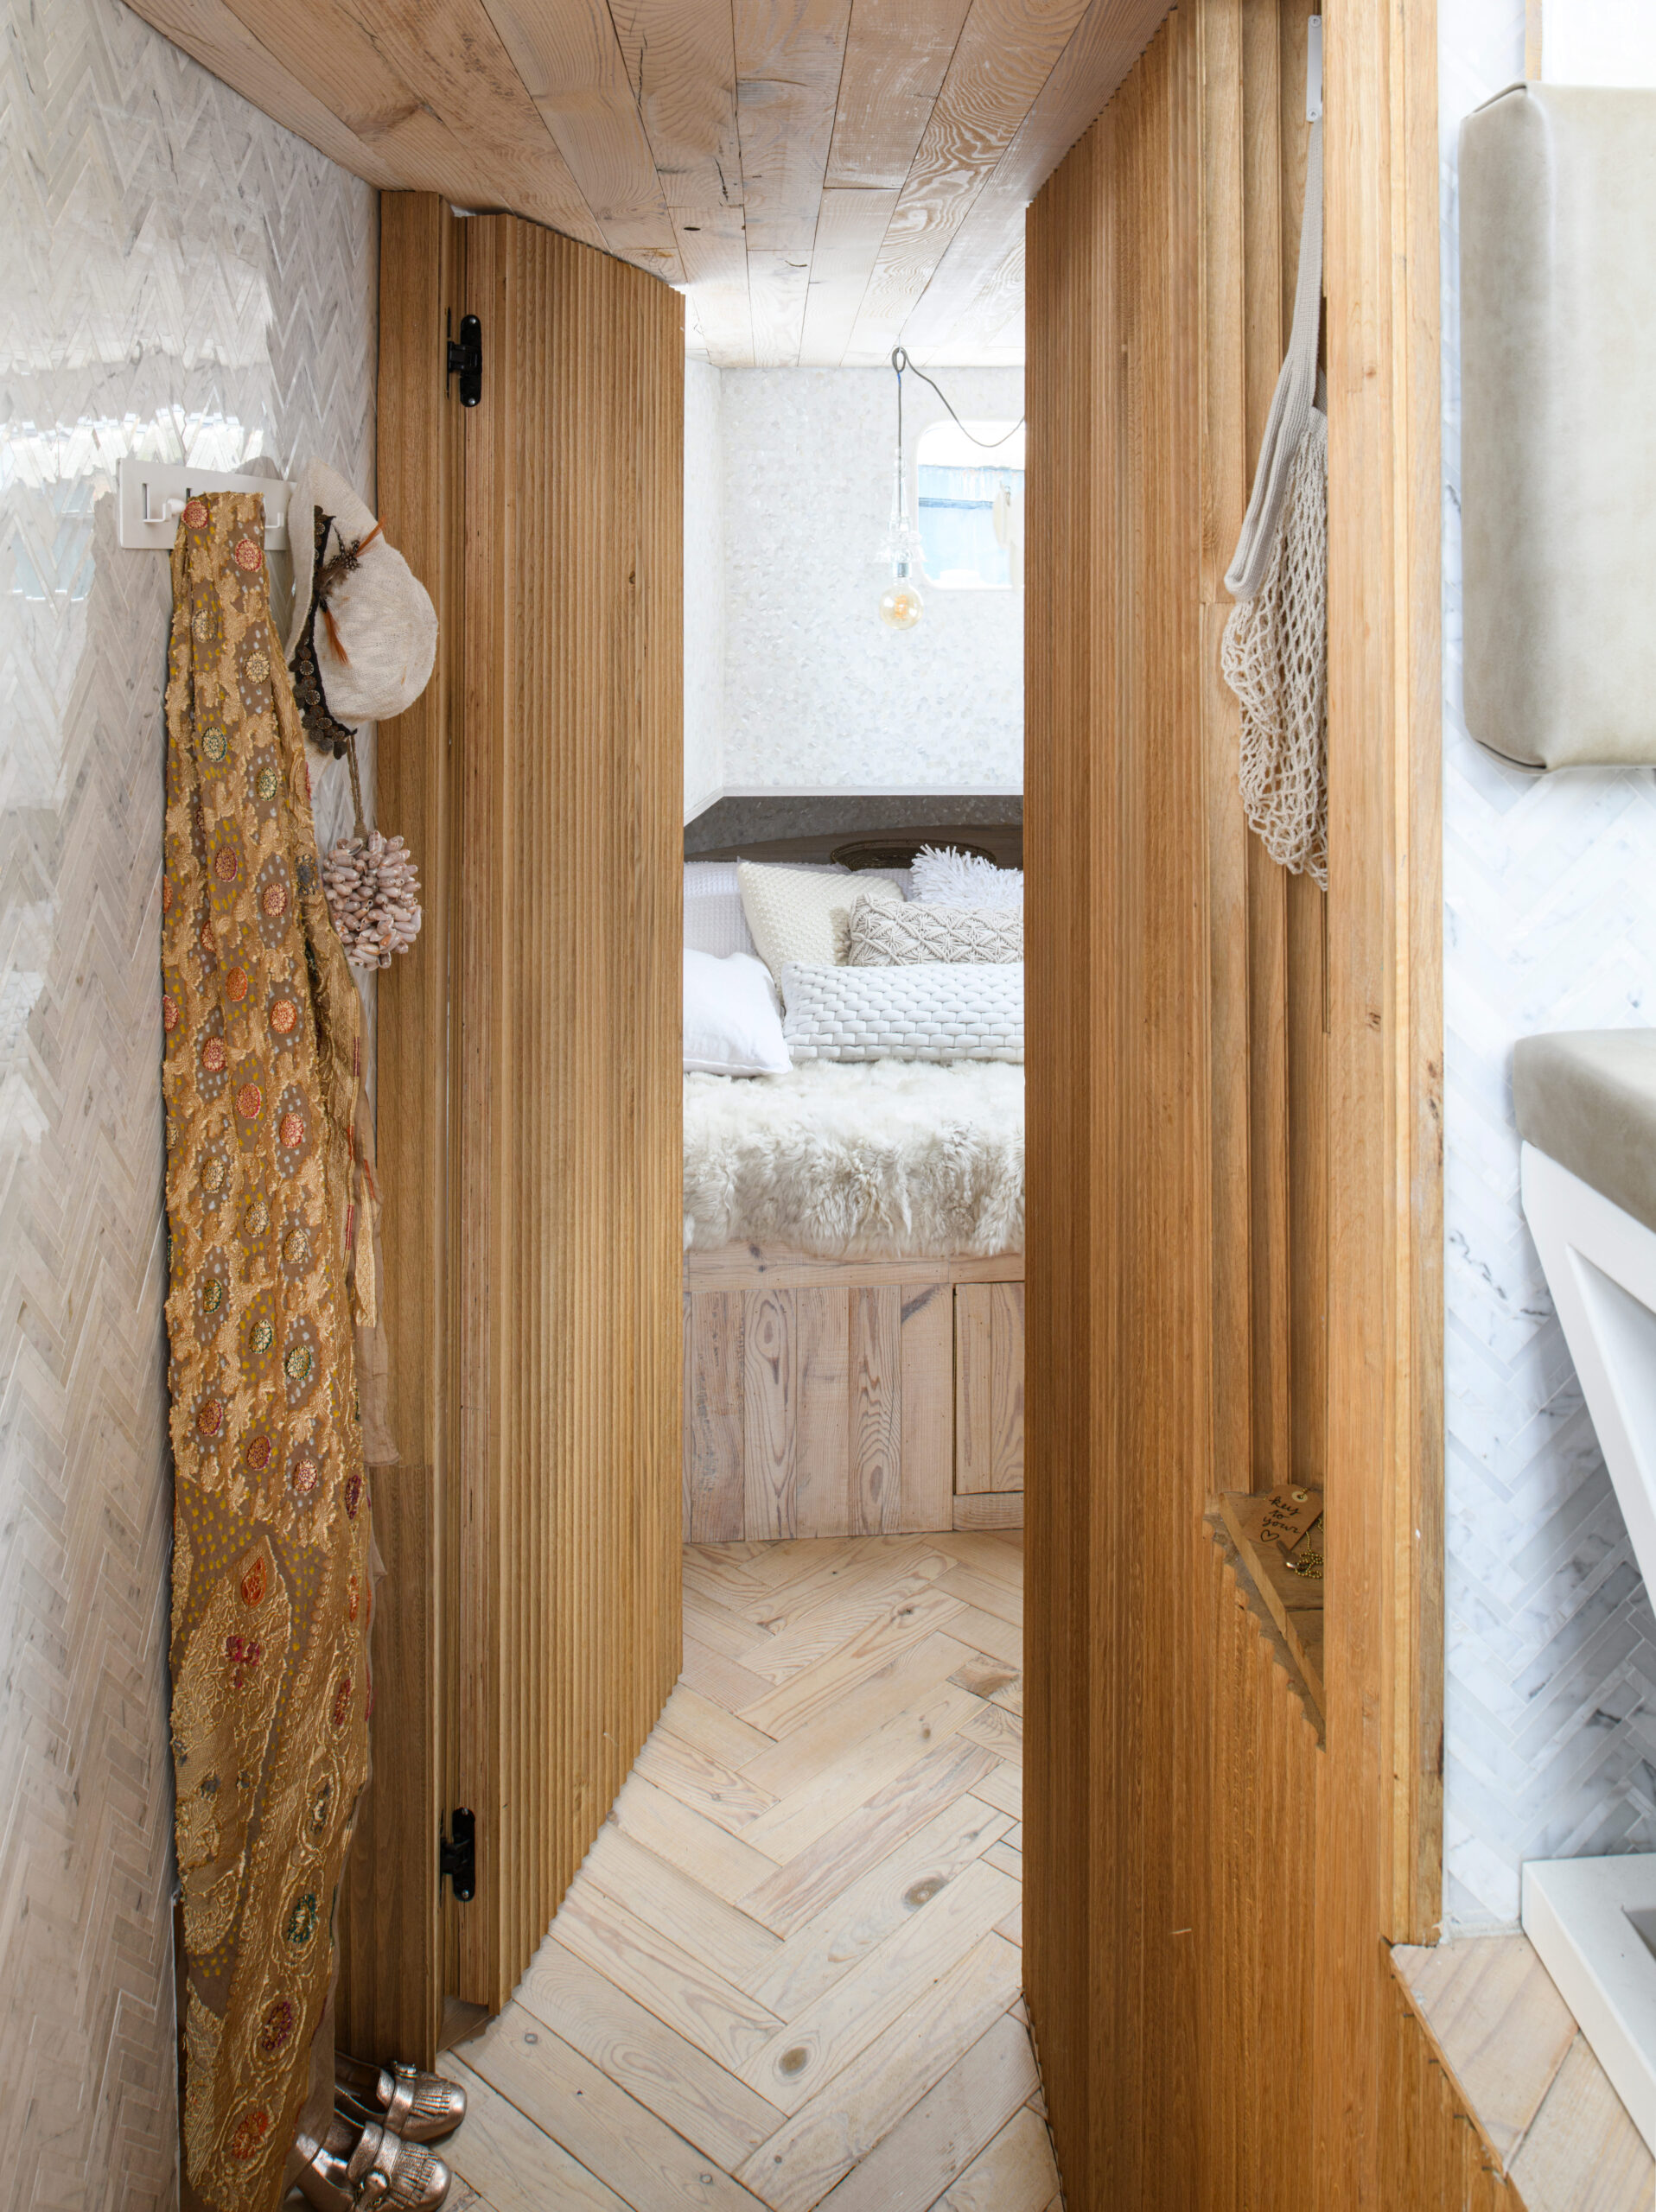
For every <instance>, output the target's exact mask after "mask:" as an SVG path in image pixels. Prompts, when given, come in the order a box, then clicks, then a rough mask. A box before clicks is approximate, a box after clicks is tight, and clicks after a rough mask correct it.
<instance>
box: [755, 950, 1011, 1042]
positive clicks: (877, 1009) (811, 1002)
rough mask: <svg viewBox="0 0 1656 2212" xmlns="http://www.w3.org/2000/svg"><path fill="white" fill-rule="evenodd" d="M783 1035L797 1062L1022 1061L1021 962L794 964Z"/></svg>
mask: <svg viewBox="0 0 1656 2212" xmlns="http://www.w3.org/2000/svg"><path fill="white" fill-rule="evenodd" d="M782 996H783V997H784V998H785V999H786V1000H787V1020H785V1021H784V1022H783V1024H782V1034H783V1036H784V1037H785V1038H786V1039H787V1049H788V1051H789V1052H790V1053H792V1055H793V1058H794V1059H795V1060H1022V1058H1023V964H1022V962H1021V961H1020V962H1019V963H1017V964H1016V966H1010V965H1002V964H1001V963H995V964H993V965H984V966H975V967H966V966H953V965H951V964H950V963H947V962H942V961H929V962H927V963H924V964H923V965H920V966H918V967H908V968H837V967H834V968H831V967H814V966H806V965H802V964H799V963H793V962H791V963H789V964H788V966H787V968H786V969H784V971H783V975H782Z"/></svg>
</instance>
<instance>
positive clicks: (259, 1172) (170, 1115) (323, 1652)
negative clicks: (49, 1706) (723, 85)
mask: <svg viewBox="0 0 1656 2212" xmlns="http://www.w3.org/2000/svg"><path fill="white" fill-rule="evenodd" d="M166 840H167V842H166V873H165V876H164V880H163V883H162V991H163V996H162V1023H163V1026H164V1029H165V1057H164V1069H163V1078H162V1080H163V1086H164V1093H165V1098H166V1106H167V1213H168V1224H169V1230H170V1236H171V1281H170V1287H169V1293H168V1298H167V1326H168V1332H169V1338H170V1344H171V1368H170V1375H169V1380H170V1384H171V1389H172V1438H173V1453H174V1459H175V1481H176V1496H175V1510H174V1542H175V1550H174V1561H173V1633H172V1679H173V1754H174V1770H175V1777H176V1781H177V1795H178V1813H177V1837H178V1867H179V1877H180V1885H181V1888H182V1903H183V1921H184V1950H185V1977H184V1982H185V1987H184V2017H183V2020H182V2027H183V2031H184V2067H185V2090H184V2121H183V2127H184V2158H185V2202H187V2203H188V2204H199V2205H201V2206H203V2207H210V2208H212V2212H274V2208H275V2207H276V2206H277V2205H278V2204H279V2203H280V2202H281V2199H282V2196H283V2179H284V2165H285V2162H286V2159H287V2155H288V2152H289V2151H290V2147H291V2145H292V2143H293V2139H294V2133H295V2130H296V2125H297V2122H298V2120H299V2117H300V2113H301V2112H302V2110H303V2107H304V2104H305V2099H306V2093H307V2089H308V2087H309V2068H310V2058H311V2044H312V2042H313V2039H314V2038H315V2035H316V2031H317V2029H318V2026H319V2024H321V2022H322V2018H323V2015H324V2012H325V2011H326V2010H327V2007H328V1995H329V1990H330V1986H331V1976H332V1942H333V1916H334V1899H335V1894H336V1891H337V1888H338V1885H339V1880H340V1875H341V1868H342V1866H343V1864H344V1859H345V1854H346V1850H347V1845H348V1842H349V1838H350V1827H351V1822H352V1820H353V1816H354V1814H355V1808H356V1802H357V1797H358V1794H359V1792H360V1789H361V1787H362V1783H363V1781H364V1779H365V1777H366V1772H367V1749H368V1719H367V1714H368V1703H369V1699H368V1682H367V1664H366V1662H367V1636H368V1617H369V1611H370V1607H371V1595H370V1590H369V1567H368V1562H369V1549H370V1535H369V1511H368V1494H367V1488H366V1473H365V1470H364V1465H363V1455H362V1446H361V1440H360V1430H359V1427H358V1423H357V1408H356V1402H355V1399H356V1386H355V1373H354V1366H353V1355H352V1331H351V1315H350V1308H349V1291H348V1287H347V1279H346V1272H347V1252H348V1250H349V1249H350V1245H351V1237H352V1219H351V1216H352V1193H353V1170H354V1166H355V1154H354V1149H353V1128H354V1125H355V1116H356V1110H357V1105H358V1088H359V1079H360V1059H361V1050H360V1008H359V1003H358V1000H357V995H356V990H355V987H354V985H353V982H352V980H351V976H350V973H349V970H348V969H347V964H346V960H345V955H344V952H343V950H342V949H341V944H340V942H339V938H338V937H337V936H336V935H335V933H334V926H333V924H332V922H331V921H330V920H329V918H328V908H327V904H326V901H325V899H324V898H323V894H322V880H321V874H320V870H319V868H318V867H317V857H316V840H315V829H314V827H313V824H312V820H311V811H310V791H309V777H308V774H307V770H306V765H305V754H304V745H303V738H302V735H301V732H300V727H299V721H298V717H297V715H296V710H295V707H294V699H293V690H292V686H291V683H290V678H289V676H288V671H287V670H286V668H285V667H284V666H283V662H282V657H281V652H280V650H279V648H278V646H277V641H276V638H275V635H274V632H273V628H272V625H271V610H270V595H269V580H268V577H267V575H266V573H265V567H264V517H263V507H262V502H261V501H260V500H259V499H258V498H257V497H256V496H254V495H252V494H247V493H216V494H214V495H213V496H212V497H210V498H207V499H192V500H191V501H190V503H189V505H188V506H187V507H186V509H185V511H184V516H183V519H182V523H181V524H180V526H179V531H178V542H177V547H176V550H175V552H174V555H173V627H172V642H171V650H170V653H169V662H168V683H167V829H166ZM329 2063H330V2065H331V2055H329Z"/></svg>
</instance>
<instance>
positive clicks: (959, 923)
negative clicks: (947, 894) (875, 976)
mask: <svg viewBox="0 0 1656 2212" xmlns="http://www.w3.org/2000/svg"><path fill="white" fill-rule="evenodd" d="M1022 957H1023V909H1022V907H1021V906H925V905H922V904H921V903H920V901H919V900H917V899H916V900H914V901H911V902H910V903H909V904H908V905H906V906H887V905H886V904H885V902H884V901H883V900H882V899H858V900H857V904H856V905H855V906H853V907H852V908H851V929H850V949H849V950H848V951H847V952H846V955H845V960H846V965H847V966H848V967H851V968H910V967H913V966H914V964H915V963H916V962H919V961H924V960H946V961H949V962H951V963H953V964H954V965H956V966H959V965H962V964H965V963H974V964H977V965H979V966H982V965H985V964H990V965H995V966H999V967H1005V966H1007V965H1009V964H1010V963H1012V962H1014V961H1017V960H1022Z"/></svg>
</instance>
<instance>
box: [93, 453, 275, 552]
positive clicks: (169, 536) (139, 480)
mask: <svg viewBox="0 0 1656 2212" xmlns="http://www.w3.org/2000/svg"><path fill="white" fill-rule="evenodd" d="M115 482H116V497H117V502H118V509H119V519H118V531H117V536H118V541H119V543H121V544H122V545H124V546H125V547H126V548H127V550H129V551H130V552H135V553H170V552H171V551H172V550H173V543H174V540H175V538H176V537H177V536H178V518H179V517H180V515H182V513H183V512H184V508H185V505H186V503H187V502H188V500H190V499H194V497H195V495H196V493H198V492H257V493H259V494H260V495H261V496H262V498H263V499H264V549H265V550H266V552H269V553H285V552H286V551H287V550H288V501H289V500H290V499H291V498H292V496H293V486H292V485H291V484H284V483H283V482H281V481H279V480H278V479H277V478H276V477H274V476H231V475H226V474H225V473H224V472H223V470H221V469H212V468H192V467H189V466H188V463H186V462H183V461H141V460H139V459H138V457H137V455H136V454H125V455H124V457H123V458H122V459H121V461H118V463H117V465H116V470H115Z"/></svg>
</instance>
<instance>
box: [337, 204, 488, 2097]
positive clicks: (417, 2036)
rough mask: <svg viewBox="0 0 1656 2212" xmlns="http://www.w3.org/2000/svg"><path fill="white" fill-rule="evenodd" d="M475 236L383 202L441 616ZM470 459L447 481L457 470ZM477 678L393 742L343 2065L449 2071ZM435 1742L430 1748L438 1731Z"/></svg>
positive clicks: (394, 348)
mask: <svg viewBox="0 0 1656 2212" xmlns="http://www.w3.org/2000/svg"><path fill="white" fill-rule="evenodd" d="M459 227H460V226H459V223H458V220H457V219H456V218H455V215H454V214H453V213H451V212H450V210H449V207H447V206H446V205H445V204H444V203H443V201H442V200H438V199H437V198H436V197H435V196H434V195H431V194H417V193H382V194H380V197H379V230H380V266H381V269H382V270H384V269H385V268H386V267H388V266H389V267H392V268H394V269H395V270H397V272H398V281H397V283H394V284H392V285H389V286H387V285H384V284H382V286H381V289H380V294H379V373H378V385H377V389H378V392H379V419H380V421H381V422H382V423H384V422H385V420H386V418H387V415H388V414H390V415H392V416H393V417H394V419H395V420H396V421H397V422H398V424H399V426H400V429H399V435H396V436H393V437H386V436H383V435H382V436H381V438H380V439H379V467H378V477H379V482H378V488H377V491H376V494H375V499H376V504H377V507H378V512H379V516H380V518H381V519H382V520H383V522H384V523H385V531H386V534H387V536H388V537H390V539H391V541H392V543H393V544H395V545H396V546H397V547H398V550H400V551H401V552H402V553H403V554H404V557H405V558H406V559H407V561H408V563H409V564H410V566H411V568H412V569H413V571H414V573H415V575H417V576H419V577H420V578H421V579H422V580H423V581H424V583H425V584H426V586H427V588H429V590H430V594H431V597H432V599H433V601H435V602H436V605H437V606H438V607H448V606H449V604H450V603H451V600H452V596H453V593H454V589H455V583H456V581H457V578H458V575H459V566H460V554H461V548H460V543H459V524H460V516H459V513H458V512H457V510H456V509H455V506H454V505H453V503H451V502H450V501H449V500H448V499H447V498H446V497H445V489H444V487H445V484H446V483H447V482H448V481H449V480H452V478H453V476H454V474H455V467H456V466H457V456H458V447H459V438H460V433H461V424H460V410H459V409H458V408H457V407H456V406H455V404H454V401H453V399H452V397H450V395H449V390H448V377H447V373H446V363H445V359H444V355H443V348H442V346H441V345H440V344H439V343H436V342H434V337H433V334H434V333H438V332H441V331H442V329H443V326H444V320H445V315H448V314H449V313H450V312H452V313H453V315H454V316H455V320H456V321H457V320H458V315H459V310H460V295H459V290H458V273H459V259H460V248H459V236H458V234H459ZM445 453H447V454H449V465H448V466H447V467H445V466H444V465H443V456H444V454H445ZM457 673H458V664H457V657H456V654H455V639H454V638H453V636H452V634H451V632H450V630H449V627H448V626H440V628H439V632H438V638H437V655H436V664H435V666H434V668H433V670H432V675H431V681H430V683H429V684H428V685H427V687H426V689H425V690H424V692H423V693H422V694H421V696H419V698H418V699H417V700H416V702H414V704H413V706H411V708H410V709H409V710H408V712H407V713H406V714H405V715H399V716H398V719H397V720H396V721H394V722H386V723H383V724H382V725H381V726H380V730H379V750H378V754H377V759H376V768H377V778H376V783H377V793H376V796H377V810H378V813H379V818H380V819H381V820H383V821H385V822H389V823H392V824H393V825H394V826H395V828H396V829H397V830H398V832H399V833H400V834H401V835H403V836H405V837H406V838H407V840H408V842H409V847H410V849H411V851H412V852H413V853H414V854H415V855H417V859H418V863H419V868H420V876H421V892H422V899H423V912H424V921H423V925H422V927H421V931H420V935H419V938H418V940H417V943H416V944H415V946H414V948H413V950H411V952H410V953H409V954H408V955H407V956H406V957H404V958H403V959H401V960H398V961H395V962H393V963H392V966H391V967H390V968H389V969H386V970H385V972H384V974H383V975H382V976H380V978H379V998H378V1008H377V1010H378V1024H377V1035H376V1045H377V1062H376V1068H377V1092H376V1095H377V1096H378V1098H379V1100H380V1101H381V1102H384V1101H385V1099H386V1098H388V1097H390V1098H394V1099H395V1101H396V1108H395V1111H394V1112H392V1113H385V1112H383V1111H382V1112H381V1114H380V1116H379V1174H380V1182H381V1186H382V1192H383V1193H384V1195H385V1201H386V1203H385V1215H384V1242H385V1255H386V1261H387V1265H386V1268H385V1274H384V1278H383V1281H382V1283H381V1290H380V1304H381V1319H382V1322H383V1325H384V1327H385V1336H386V1341H387V1350H388V1353H389V1357H390V1370H391V1374H390V1383H391V1396H390V1427H391V1433H392V1436H393V1437H394V1438H395V1440H396V1441H397V1444H398V1450H399V1452H400V1454H401V1459H400V1464H398V1465H396V1466H394V1467H383V1468H376V1469H374V1470H373V1476H372V1479H373V1516H374V1535H375V1540H376V1541H377V1543H378V1544H379V1550H380V1553H381V1554H382V1556H383V1558H384V1560H385V1575H384V1577H383V1578H382V1580H381V1581H380V1583H379V1586H378V1589H377V1591H376V1593H375V1603H374V1626H373V1654H372V1656H373V1690H374V1708H373V1775H372V1779H371V1782H370V1786H369V1788H368V1790H367V1792H366V1796H365V1797H364V1799H363V1803H362V1810H361V1814H360V1818H359V1821H358V1824H357V1833H356V1836H355V1840H354V1842H353V1847H352V1853H351V1858H350V1859H349V1861H348V1864H347V1872H346V1879H345V1883H344V1885H343V1888H342V1891H341V1899H340V1924H339V1942H340V1980H339V1993H338V2006H337V2020H336V2031H337V2039H338V2043H339V2046H340V2048H341V2050H350V2051H354V2052H356V2053H358V2054H359V2055H360V2056H363V2057H372V2058H374V2059H376V2060H378V2061H379V2063H382V2064H385V2063H391V2062H392V2060H398V2059H400V2060H402V2061H404V2063H412V2064H414V2065H417V2066H424V2067H430V2066H431V2065H433V2064H434V2063H436V2049H437V2038H438V2035H439V2032H440V2030H441V2025H442V2018H443V1992H444V1989H445V1987H446V1986H447V1978H446V1974H445V1972H444V1962H443V1904H442V1891H441V1889H440V1885H439V1883H438V1878H437V1840H438V1834H439V1832H440V1829H441V1827H442V1826H443V1817H444V1804H445V1793H444V1787H443V1785H444V1779H445V1777H444V1771H443V1737H444V1730H443V1726H442V1719H443V1713H442V1706H441V1702H440V1689H439V1684H440V1681H441V1669H440V1665H439V1636H440V1630H441V1627H442V1621H443V1577H442V1567H443V1542H442V1513H441V1510H440V1501H441V1498H442V1485H443V1472H444V1470H445V1469H446V1468H447V1467H448V1466H449V1465H452V1463H453V1426H454V1404H453V1394H452V1391H451V1389H449V1367H450V1362H449V1350H448V1346H449V1341H450V1338H451V1333H452V1332H451V1316H450V1313H449V1301H450V1299H451V1296H452V1287H451V1284H450V1281H449V1269H448V1252H449V1234H448V1225H449V1204H450V1198H449V1104H448V1102H449V1049H450V1046H449V1004H448V1000H449V953H450V948H449V935H448V925H449V914H450V908H451V897H450V880H451V872H452V866H453V860H452V853H451V844H452V838H453V829H454V806H453V798H452V793H451V790H450V764H451V760H452V751H451V747H450V741H449V733H450V728H451V718H452V715H453V713H454V711H455V681H456V677H457ZM433 1713H436V1714H437V1716H438V1723H439V1725H438V1726H437V1727H436V1728H435V1729H434V1728H433V1726H431V1716H432V1714H433Z"/></svg>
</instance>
